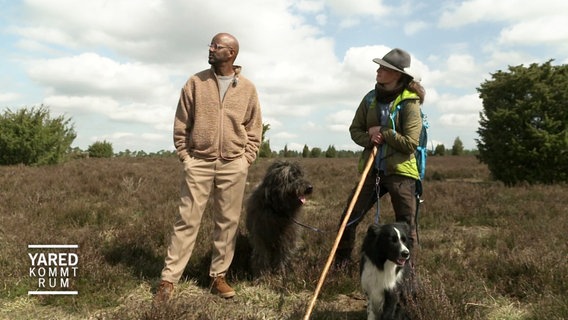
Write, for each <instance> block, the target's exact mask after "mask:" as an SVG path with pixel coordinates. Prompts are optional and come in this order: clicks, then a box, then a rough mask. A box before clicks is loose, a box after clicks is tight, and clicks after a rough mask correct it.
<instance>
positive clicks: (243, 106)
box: [174, 69, 262, 164]
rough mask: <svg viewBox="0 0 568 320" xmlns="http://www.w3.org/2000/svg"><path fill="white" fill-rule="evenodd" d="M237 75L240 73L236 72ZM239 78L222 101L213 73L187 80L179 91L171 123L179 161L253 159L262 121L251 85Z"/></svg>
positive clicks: (256, 97)
mask: <svg viewBox="0 0 568 320" xmlns="http://www.w3.org/2000/svg"><path fill="white" fill-rule="evenodd" d="M238 71H240V70H238ZM238 71H237V75H238V78H236V79H238V81H233V83H232V84H231V85H230V86H229V88H228V89H227V93H226V94H225V97H224V99H223V101H221V100H220V98H219V87H218V85H217V78H216V77H215V73H214V71H213V69H207V70H203V71H201V72H199V73H197V74H195V75H193V76H191V77H190V78H189V80H188V81H187V82H186V84H185V85H184V86H183V88H182V90H181V95H180V98H179V102H178V106H177V111H176V115H175V121H174V145H175V147H176V150H177V154H178V156H179V158H180V160H181V161H183V160H184V159H185V158H187V157H188V156H189V155H191V156H193V157H196V158H201V159H209V160H215V159H224V160H233V159H237V158H239V157H241V156H243V155H244V156H245V157H246V159H247V161H248V162H249V164H250V163H252V162H253V161H254V160H255V159H256V155H257V152H258V149H259V147H260V143H261V138H262V117H261V111H260V103H259V101H258V94H257V92H256V88H255V86H254V84H253V83H252V82H251V81H249V80H248V79H246V78H245V77H243V76H241V75H239V73H238Z"/></svg>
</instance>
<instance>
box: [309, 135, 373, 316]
mask: <svg viewBox="0 0 568 320" xmlns="http://www.w3.org/2000/svg"><path fill="white" fill-rule="evenodd" d="M376 155H377V146H374V147H373V150H372V151H371V154H370V155H369V159H368V160H367V164H366V165H365V170H363V173H362V174H361V180H359V184H358V185H357V189H355V193H354V194H353V198H352V199H351V203H350V204H349V207H348V208H347V212H345V217H344V218H343V222H342V223H341V226H340V227H339V232H338V233H337V237H336V238H335V243H334V244H333V247H332V248H331V252H330V253H329V257H328V258H327V262H326V263H325V267H324V268H323V271H322V273H321V276H320V279H319V282H318V285H317V287H316V291H315V292H314V296H313V297H312V300H311V301H310V304H309V305H308V309H307V310H306V314H305V315H304V320H309V319H310V315H311V314H312V310H313V308H314V305H315V304H316V300H317V298H318V294H319V292H320V290H321V287H322V286H323V282H324V281H325V276H326V275H327V272H328V271H329V267H330V266H331V262H332V261H333V257H334V256H335V252H336V251H337V247H338V246H339V241H340V240H341V237H342V236H343V231H344V230H345V227H346V226H347V222H348V221H349V217H350V216H351V212H352V211H353V207H354V206H355V203H356V202H357V198H359V193H360V192H361V188H363V183H364V182H365V179H366V178H367V174H368V173H369V170H370V169H371V167H372V166H373V162H374V160H375V156H376Z"/></svg>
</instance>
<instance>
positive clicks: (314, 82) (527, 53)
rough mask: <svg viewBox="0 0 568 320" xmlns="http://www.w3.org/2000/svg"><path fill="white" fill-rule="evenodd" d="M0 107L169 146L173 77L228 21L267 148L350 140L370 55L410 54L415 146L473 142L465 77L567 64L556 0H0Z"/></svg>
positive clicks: (136, 147)
mask: <svg viewBox="0 0 568 320" xmlns="http://www.w3.org/2000/svg"><path fill="white" fill-rule="evenodd" d="M0 8H2V9H1V10H0V70H2V72H0V112H1V113H4V112H5V111H6V110H8V109H10V110H12V111H15V110H18V109H20V108H30V107H39V106H41V105H44V106H46V107H48V108H49V110H50V115H51V117H57V116H61V115H63V116H64V117H66V118H69V119H71V123H72V124H73V125H74V128H75V131H76V132H77V138H76V139H75V141H74V142H73V145H72V146H73V147H79V148H81V149H83V150H86V149H87V148H88V147H89V146H90V145H91V144H93V143H94V142H97V141H107V142H110V143H111V144H112V145H113V149H114V151H115V152H119V151H124V150H130V151H140V150H144V151H146V152H157V151H160V150H174V147H173V137H172V129H173V120H174V114H175V108H176V106H177V101H178V99H179V94H180V90H181V87H182V86H183V85H184V83H185V82H186V81H187V79H188V78H189V77H190V76H191V75H193V74H195V73H197V72H199V71H201V70H204V69H208V68H209V67H210V66H209V64H208V62H207V56H208V47H207V45H208V44H209V43H210V42H211V39H212V38H213V37H214V36H215V34H217V33H220V32H228V33H231V34H233V35H234V36H235V37H236V38H237V39H238V40H239V43H240V52H239V55H238V57H237V61H236V62H235V63H236V64H238V65H241V66H242V67H243V69H242V75H244V76H245V77H247V78H249V79H250V80H252V81H253V83H254V84H255V85H256V88H257V91H258V94H259V99H260V104H261V108H262V115H263V123H264V124H269V125H270V130H269V131H268V132H267V134H266V139H268V140H269V141H270V146H271V149H272V150H276V151H278V150H282V149H283V148H284V146H287V147H288V149H291V150H298V151H301V150H302V149H303V147H304V145H307V146H308V147H309V148H310V149H311V148H314V147H318V148H321V149H322V150H324V151H325V150H327V148H328V147H329V146H334V147H335V149H337V150H353V151H357V150H360V149H361V147H359V146H358V145H356V144H355V143H354V142H353V141H352V140H351V138H350V136H349V125H350V124H351V121H352V119H353V116H354V114H355V110H356V109H357V107H358V105H359V103H360V102H361V100H362V99H363V97H364V95H365V94H366V93H367V92H369V91H370V90H372V89H373V87H374V84H375V76H376V69H377V68H378V65H377V64H375V63H373V62H372V59H373V58H381V57H382V56H384V55H385V54H386V53H387V52H388V51H390V50H391V49H393V48H397V47H398V48H402V49H404V50H406V51H408V52H409V53H410V54H411V57H412V62H411V68H410V71H411V72H412V73H413V74H414V75H416V77H417V78H420V79H421V82H422V85H423V86H424V87H425V89H426V101H425V103H424V105H423V106H422V108H423V111H424V113H426V114H427V117H428V122H429V124H430V128H429V147H430V148H431V149H433V148H434V147H435V146H437V145H438V144H444V146H445V147H446V148H451V147H452V145H453V143H454V141H455V139H456V138H459V139H460V140H461V141H462V142H463V145H464V147H465V148H466V149H476V147H477V144H476V139H477V138H478V135H477V133H476V131H477V129H478V126H479V114H480V112H481V111H482V110H483V108H482V101H481V100H480V98H479V94H478V92H477V88H478V87H479V86H480V85H481V83H483V82H484V81H487V80H491V74H492V73H495V72H497V71H500V70H501V71H507V70H508V68H509V66H518V65H525V66H528V65H530V64H533V63H537V64H542V63H544V62H547V61H549V60H551V59H553V60H554V61H553V65H563V64H566V63H568V28H566V27H565V25H566V21H568V1H566V0H540V1H526V0H499V1H495V0H470V1H443V0H423V1H412V0H402V1H386V0H270V1H266V0H240V1H229V0H227V1H222V0H207V1H203V0H199V1H197V0H146V1H140V0H88V1H80V0H26V1H14V0H0Z"/></svg>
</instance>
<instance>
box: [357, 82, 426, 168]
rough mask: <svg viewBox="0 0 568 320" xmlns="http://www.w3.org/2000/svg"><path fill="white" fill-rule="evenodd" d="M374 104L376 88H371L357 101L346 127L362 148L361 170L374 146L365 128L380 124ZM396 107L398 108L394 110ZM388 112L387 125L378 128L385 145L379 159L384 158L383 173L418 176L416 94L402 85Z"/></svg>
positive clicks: (419, 117)
mask: <svg viewBox="0 0 568 320" xmlns="http://www.w3.org/2000/svg"><path fill="white" fill-rule="evenodd" d="M376 108H377V101H376V99H375V90H371V91H370V92H369V93H368V94H367V95H366V96H365V98H363V100H362V101H361V103H360V104H359V107H358V108H357V111H356V113H355V116H354V117H353V121H352V122H351V126H350V127H349V132H350V133H351V139H352V140H353V141H354V142H355V143H356V144H358V145H360V146H362V147H363V148H365V149H364V150H363V153H362V154H361V157H360V159H359V172H360V173H361V172H362V171H363V168H364V166H365V163H367V159H368V158H369V156H370V154H371V151H372V149H373V143H372V142H371V138H370V137H369V133H368V129H369V128H370V127H374V126H378V125H379V119H378V117H377V111H376ZM397 108H398V111H395V110H397ZM390 115H391V119H390V121H388V125H387V126H384V127H382V128H381V133H382V134H383V137H384V139H385V142H386V145H385V147H384V148H383V152H382V155H381V156H380V158H379V159H378V160H379V161H386V171H385V175H391V174H398V175H403V176H407V177H410V178H413V179H418V178H419V175H418V169H417V166H416V159H415V156H414V152H415V151H416V148H417V147H418V141H419V139H420V131H421V130H422V118H421V116H420V100H419V97H418V95H417V94H416V93H414V92H411V91H409V90H406V89H405V90H404V91H403V92H402V93H401V94H400V95H399V96H398V97H397V98H396V99H395V100H394V103H393V104H392V105H391V109H390ZM377 157H379V155H378V154H377Z"/></svg>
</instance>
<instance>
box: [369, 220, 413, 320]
mask: <svg viewBox="0 0 568 320" xmlns="http://www.w3.org/2000/svg"><path fill="white" fill-rule="evenodd" d="M409 231H410V230H409V226H408V224H406V223H392V224H385V225H377V224H373V225H371V226H369V229H368V230H367V235H366V236H365V239H364V241H363V246H362V254H361V270H360V271H361V287H362V289H363V292H364V293H365V294H366V296H367V319H368V320H375V319H376V320H378V319H383V320H386V319H410V317H409V316H408V314H407V313H406V312H405V311H404V310H403V308H402V305H401V294H402V291H403V290H402V287H403V283H404V282H405V277H408V276H409V274H410V266H409V263H408V260H409V259H410V250H411V247H412V243H410V238H409V237H408V234H409Z"/></svg>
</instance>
